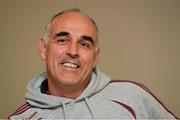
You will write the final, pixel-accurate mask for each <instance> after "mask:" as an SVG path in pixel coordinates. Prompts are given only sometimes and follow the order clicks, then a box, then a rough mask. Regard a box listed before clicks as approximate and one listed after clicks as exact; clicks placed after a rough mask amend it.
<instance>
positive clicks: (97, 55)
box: [94, 48, 100, 68]
mask: <svg viewBox="0 0 180 120" xmlns="http://www.w3.org/2000/svg"><path fill="white" fill-rule="evenodd" d="M99 53H100V48H96V50H95V59H94V68H95V67H96V65H97V63H98V61H99Z"/></svg>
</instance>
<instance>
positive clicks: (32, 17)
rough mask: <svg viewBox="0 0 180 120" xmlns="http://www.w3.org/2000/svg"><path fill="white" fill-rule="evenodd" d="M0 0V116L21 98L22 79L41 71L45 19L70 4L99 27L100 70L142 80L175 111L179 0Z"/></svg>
mask: <svg viewBox="0 0 180 120" xmlns="http://www.w3.org/2000/svg"><path fill="white" fill-rule="evenodd" d="M1 2H2V3H1V6H0V8H2V9H1V12H2V16H3V17H2V19H1V20H0V25H1V26H2V28H3V29H2V28H1V29H2V33H3V35H1V34H2V33H1V34H0V36H1V37H0V39H1V40H0V44H1V46H0V51H1V52H2V53H1V54H2V55H1V56H0V57H1V58H0V59H1V61H0V65H1V66H2V67H0V70H1V71H2V74H1V75H2V76H1V78H2V79H0V83H1V84H0V90H1V91H2V92H0V95H1V96H0V98H1V99H0V105H1V106H0V115H1V116H0V118H5V117H7V116H8V115H9V114H11V113H12V112H13V111H14V110H15V109H17V108H18V107H19V106H20V105H22V104H23V103H24V94H25V91H26V85H27V83H28V81H29V80H31V79H32V78H34V77H35V76H36V75H38V74H39V73H41V72H43V71H44V68H43V63H42V62H41V61H40V59H39V57H38V53H37V42H38V40H39V39H40V37H42V35H43V32H44V27H45V24H46V23H47V20H48V18H49V17H50V16H52V15H53V14H55V13H57V12H59V11H61V10H64V9H68V8H74V7H75V8H76V7H78V8H81V9H82V10H84V11H85V12H86V13H87V14H88V15H90V16H92V17H93V18H94V19H95V21H96V22H97V24H98V26H99V31H100V36H99V40H100V46H101V58H100V62H99V67H100V69H101V70H102V71H104V72H105V73H107V74H109V75H110V76H112V78H113V79H129V80H134V81H137V82H141V83H143V84H145V85H146V86H148V87H149V88H150V89H151V90H152V92H153V93H155V95H157V96H158V97H159V98H160V100H161V101H163V102H164V103H165V104H166V106H167V107H168V108H169V109H170V110H171V111H172V112H173V113H175V114H176V115H180V103H179V101H180V94H179V91H180V82H179V80H180V47H179V45H180V42H179V40H180V35H179V33H180V25H179V20H180V12H179V10H180V9H179V8H180V1H179V0H38V1H37V0H2V1H1ZM0 15H1V13H0Z"/></svg>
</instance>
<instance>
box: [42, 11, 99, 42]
mask: <svg viewBox="0 0 180 120" xmlns="http://www.w3.org/2000/svg"><path fill="white" fill-rule="evenodd" d="M67 12H77V13H82V14H84V15H86V16H87V17H88V18H89V19H90V20H91V22H92V23H93V24H94V26H95V28H96V30H97V33H98V27H97V24H96V22H95V21H94V20H93V19H92V18H91V17H89V16H88V15H87V14H85V13H84V12H82V11H81V10H80V9H79V8H72V9H67V10H64V11H61V12H59V13H57V14H55V15H54V16H52V17H51V18H50V20H49V21H48V23H47V25H46V27H45V33H44V40H45V42H46V44H47V43H48V40H49V34H50V29H51V25H52V22H53V21H54V20H55V19H56V18H57V17H58V16H60V15H62V14H64V13H67ZM97 39H98V35H97ZM97 43H98V40H97Z"/></svg>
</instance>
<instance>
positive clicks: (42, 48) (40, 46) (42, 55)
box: [38, 38, 46, 61]
mask: <svg viewBox="0 0 180 120" xmlns="http://www.w3.org/2000/svg"><path fill="white" fill-rule="evenodd" d="M38 50H39V56H40V58H41V59H42V60H43V61H45V60H46V43H45V41H44V39H42V38H41V39H40V40H39V43H38Z"/></svg>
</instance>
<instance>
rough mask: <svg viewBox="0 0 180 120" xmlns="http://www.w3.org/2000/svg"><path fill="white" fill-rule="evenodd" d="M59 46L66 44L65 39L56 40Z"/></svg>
mask: <svg viewBox="0 0 180 120" xmlns="http://www.w3.org/2000/svg"><path fill="white" fill-rule="evenodd" d="M56 41H57V42H58V43H59V44H62V45H64V44H66V43H67V42H68V40H67V38H57V40H56Z"/></svg>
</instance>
